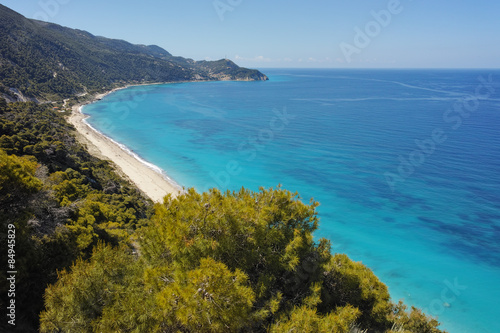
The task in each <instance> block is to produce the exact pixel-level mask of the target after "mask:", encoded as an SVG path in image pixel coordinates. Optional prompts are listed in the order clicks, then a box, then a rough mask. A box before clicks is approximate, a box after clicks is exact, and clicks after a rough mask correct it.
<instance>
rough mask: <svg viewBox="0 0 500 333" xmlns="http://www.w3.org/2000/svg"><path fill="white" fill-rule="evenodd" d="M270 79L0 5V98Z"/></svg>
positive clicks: (42, 98)
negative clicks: (28, 15)
mask: <svg viewBox="0 0 500 333" xmlns="http://www.w3.org/2000/svg"><path fill="white" fill-rule="evenodd" d="M214 80H240V81H258V80H268V78H267V76H265V75H264V74H262V73H261V72H259V71H258V70H254V69H247V68H242V67H239V66H238V65H236V64H235V63H234V62H232V61H231V60H228V59H220V60H217V61H205V60H202V61H195V60H193V59H188V58H183V57H179V56H173V55H172V54H171V53H169V52H168V51H167V50H165V49H163V48H161V47H160V46H158V45H142V44H132V43H129V42H127V41H125V40H120V39H110V38H106V37H102V36H95V35H93V34H91V33H90V32H87V31H84V30H80V29H73V28H68V27H63V26H61V25H58V24H54V23H49V22H43V21H38V20H33V19H28V18H25V17H24V16H22V15H21V14H19V13H17V12H15V11H13V10H11V9H9V8H7V7H5V6H3V5H0V95H2V96H3V97H5V98H6V99H8V100H10V101H16V100H21V101H35V102H41V101H47V100H61V99H64V98H69V97H72V96H75V95H77V94H82V93H87V92H88V93H95V92H101V91H103V90H109V89H112V88H115V87H116V86H123V85H126V84H141V83H158V82H178V81H214Z"/></svg>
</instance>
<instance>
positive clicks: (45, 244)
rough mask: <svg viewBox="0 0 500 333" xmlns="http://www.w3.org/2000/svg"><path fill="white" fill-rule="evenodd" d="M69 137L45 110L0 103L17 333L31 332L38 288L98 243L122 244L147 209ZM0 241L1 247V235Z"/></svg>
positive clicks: (2, 211)
mask: <svg viewBox="0 0 500 333" xmlns="http://www.w3.org/2000/svg"><path fill="white" fill-rule="evenodd" d="M70 130H71V127H70V126H69V125H68V124H67V123H66V122H65V120H64V119H63V118H62V116H61V115H60V114H58V113H55V112H53V111H52V110H50V108H48V107H47V106H39V105H35V104H33V103H13V104H9V105H8V106H7V105H6V104H5V102H4V100H3V99H0V223H1V228H2V230H6V228H7V225H8V224H14V225H15V226H16V257H17V269H18V271H19V275H18V281H17V282H18V284H17V289H18V293H17V294H16V301H17V302H18V304H17V309H18V313H17V314H18V328H20V329H21V330H22V329H26V330H33V329H34V327H37V325H38V314H39V312H40V311H41V310H42V307H43V298H42V296H43V293H44V289H45V287H46V286H47V284H49V283H54V282H55V281H56V279H57V270H60V269H63V268H65V267H68V266H69V265H71V263H72V262H74V261H75V260H76V259H78V258H88V257H89V256H90V254H91V253H92V249H93V247H94V246H95V245H97V244H98V242H99V241H103V242H106V243H109V244H114V245H118V244H120V243H121V242H125V243H130V240H129V237H130V235H131V234H132V233H133V232H134V229H136V228H137V227H138V226H139V225H140V224H141V223H143V221H145V219H146V218H148V217H149V216H150V215H151V213H152V211H151V207H152V203H151V202H150V201H149V200H148V199H145V198H143V197H142V196H141V194H140V193H139V192H138V190H137V189H135V188H134V187H132V186H130V185H129V184H128V183H127V182H125V181H123V180H122V179H120V178H119V177H118V176H117V175H116V174H115V173H114V171H113V170H112V168H111V167H110V165H109V164H108V163H107V162H103V161H100V160H98V159H96V158H94V157H92V156H90V155H89V154H88V153H87V152H86V151H85V149H83V148H82V147H81V146H80V145H79V144H77V143H76V141H75V138H74V137H73V136H72V135H71V134H70ZM0 237H1V243H2V244H5V241H6V234H5V233H2V234H1V236H0ZM2 248H4V247H3V246H2ZM5 255H6V252H5V251H2V254H1V256H2V258H1V260H2V263H5V262H7V260H6V258H4V256H5ZM4 259H5V260H4ZM5 272H6V270H2V271H1V273H0V274H2V276H1V277H0V278H1V279H2V281H6V280H5V276H4V275H5ZM1 286H2V288H1V289H2V290H1V293H2V295H5V292H4V291H5V290H4V288H5V287H4V284H3V282H2V285H1ZM3 299H4V298H2V302H3ZM1 305H2V306H1V307H2V309H4V306H3V304H1ZM1 325H5V321H3V322H2V323H1Z"/></svg>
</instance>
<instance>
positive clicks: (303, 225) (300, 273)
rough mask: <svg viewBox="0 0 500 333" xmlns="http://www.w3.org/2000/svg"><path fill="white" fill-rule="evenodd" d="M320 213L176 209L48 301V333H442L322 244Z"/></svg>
mask: <svg viewBox="0 0 500 333" xmlns="http://www.w3.org/2000/svg"><path fill="white" fill-rule="evenodd" d="M316 205H317V204H316V203H314V202H313V203H311V204H310V205H306V204H304V203H302V202H301V201H300V200H299V198H298V197H297V196H296V195H295V194H291V193H290V192H288V191H285V190H282V189H280V188H278V189H274V190H273V189H270V190H264V189H261V191H260V192H257V193H254V192H250V191H247V190H244V189H242V190H241V191H239V192H236V193H229V192H226V193H221V192H219V191H218V190H211V191H210V192H209V193H203V194H199V193H196V192H195V191H194V190H192V189H191V190H189V191H188V192H187V193H186V194H185V195H183V196H180V197H178V198H175V199H173V198H171V197H167V198H166V200H165V202H164V204H163V205H157V206H156V212H155V214H154V216H153V217H152V219H151V221H150V223H149V224H148V225H146V226H144V227H143V228H142V229H140V230H139V231H138V232H136V240H137V246H136V247H135V248H134V249H128V248H124V247H123V246H122V247H118V248H113V247H111V246H105V245H100V246H98V247H97V248H96V249H95V250H94V253H93V255H92V258H91V259H90V260H89V261H79V262H77V263H76V264H75V265H74V266H73V267H72V268H71V270H68V271H64V272H63V273H62V274H61V275H60V279H59V281H58V282H57V283H56V284H54V285H52V286H50V287H49V288H48V289H47V292H46V303H45V305H46V309H45V311H44V312H42V315H41V329H42V332H54V331H79V332H93V331H103V332H104V331H105V332H131V331H134V332H237V331H251V332H263V331H270V332H290V331H294V332H346V333H347V332H359V331H360V330H366V331H367V332H415V333H416V332H418V333H421V332H429V333H430V332H440V331H439V330H438V329H437V328H436V327H437V325H438V323H437V322H436V321H435V320H432V319H429V318H427V317H425V316H423V315H421V313H420V312H418V311H417V310H413V312H412V313H411V314H408V313H406V312H405V311H404V307H403V306H402V305H401V304H398V305H395V304H393V303H391V302H390V299H389V294H388V292H387V288H386V286H385V285H384V284H382V283H381V282H380V281H379V280H378V279H377V277H376V276H375V275H374V274H373V273H372V272H371V271H370V270H369V269H368V268H366V267H365V266H363V265H362V264H360V263H355V262H352V261H351V260H350V259H349V258H348V257H347V256H345V255H340V254H338V255H331V254H330V247H329V242H328V241H327V240H325V239H321V240H319V241H318V242H314V240H313V237H312V232H314V230H315V229H316V228H317V222H318V219H317V216H316V212H315V207H316Z"/></svg>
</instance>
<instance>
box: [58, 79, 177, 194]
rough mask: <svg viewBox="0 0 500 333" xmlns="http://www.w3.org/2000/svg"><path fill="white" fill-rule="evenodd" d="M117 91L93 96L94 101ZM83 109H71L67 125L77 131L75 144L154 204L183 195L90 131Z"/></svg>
mask: <svg viewBox="0 0 500 333" xmlns="http://www.w3.org/2000/svg"><path fill="white" fill-rule="evenodd" d="M118 89H121V88H118ZM118 89H114V90H112V91H109V92H107V93H104V94H99V95H96V96H94V98H93V101H96V100H99V99H101V98H103V97H104V96H106V95H107V94H110V93H111V92H114V91H116V90H118ZM91 102H92V101H91ZM83 105H85V104H79V105H74V106H73V109H72V113H71V115H70V116H69V117H68V121H69V122H70V123H71V124H72V125H73V126H75V128H76V130H77V139H78V141H79V142H80V143H82V144H83V145H85V146H86V147H87V149H88V151H89V152H90V153H91V154H92V155H94V156H96V157H98V158H100V159H103V160H110V161H111V162H113V164H114V165H115V168H116V170H117V171H118V173H119V174H120V175H121V176H122V177H124V178H126V179H128V180H130V181H132V182H133V183H134V184H135V185H136V186H137V187H138V188H139V190H141V191H142V192H143V193H144V194H145V195H146V196H148V197H149V198H151V200H153V201H155V202H160V203H161V202H163V197H164V196H165V195H166V194H168V193H171V194H172V195H174V196H177V195H178V194H179V193H180V192H181V191H182V188H181V187H180V186H178V185H176V184H175V183H173V182H170V181H168V180H167V178H166V177H165V176H164V175H163V174H161V173H159V172H158V171H155V170H153V169H152V168H150V167H148V166H147V165H146V164H144V163H143V162H141V161H140V160H139V159H138V158H137V157H134V156H133V155H132V154H130V153H129V152H127V151H126V150H124V149H123V148H121V147H120V146H119V145H118V144H117V143H116V142H114V141H112V140H111V139H110V138H108V137H106V136H105V135H103V134H102V133H100V132H98V131H96V130H95V129H93V128H92V127H90V126H89V125H88V124H87V123H86V122H85V121H84V120H85V118H88V116H85V115H84V114H83V113H82V112H81V108H82V107H83Z"/></svg>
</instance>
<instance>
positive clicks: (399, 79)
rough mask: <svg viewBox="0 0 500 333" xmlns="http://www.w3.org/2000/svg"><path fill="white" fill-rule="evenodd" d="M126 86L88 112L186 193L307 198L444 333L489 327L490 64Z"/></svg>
mask: <svg viewBox="0 0 500 333" xmlns="http://www.w3.org/2000/svg"><path fill="white" fill-rule="evenodd" d="M262 71H263V72H264V73H265V74H266V75H268V76H269V77H270V81H267V82H198V83H178V84H165V85H150V86H138V87H131V88H128V89H124V90H119V91H117V92H115V93H113V94H110V95H108V96H107V97H105V98H104V99H103V100H101V101H100V102H97V103H94V104H91V105H88V106H86V107H84V109H83V112H84V113H86V114H89V115H91V118H89V119H88V122H89V123H90V124H91V125H92V126H94V127H95V128H96V129H98V130H99V131H102V132H103V133H105V134H106V135H108V136H109V137H111V138H113V139H114V140H116V141H118V142H121V143H123V144H124V145H126V146H127V147H128V148H129V149H130V150H131V151H133V152H134V153H136V154H137V155H139V156H141V157H142V158H143V159H145V160H146V161H148V162H150V163H152V164H154V165H157V166H158V167H160V168H161V169H163V170H164V171H165V172H166V173H167V174H168V176H169V177H170V178H172V179H174V180H175V181H176V182H177V183H179V184H180V185H182V186H185V187H195V188H196V189H198V190H199V191H204V190H207V189H208V188H210V187H218V188H221V189H230V190H237V189H239V188H241V187H242V186H245V187H247V188H250V189H252V190H258V189H259V187H260V186H264V187H274V186H277V185H278V184H282V185H283V187H284V188H286V189H288V190H291V191H298V192H299V193H300V195H301V196H302V198H303V199H304V201H309V199H310V198H311V197H313V198H314V199H315V200H317V201H319V202H320V203H321V206H320V207H319V208H318V210H319V214H320V217H321V225H320V229H319V230H318V231H317V232H316V237H318V238H319V237H327V238H329V239H330V240H331V241H332V244H333V250H334V251H336V252H345V253H347V254H348V255H349V256H350V257H351V258H353V259H354V260H356V261H362V262H363V263H364V264H366V265H367V266H369V267H370V268H371V269H373V271H374V272H375V274H377V276H379V277H380V279H381V280H382V281H383V282H384V283H386V284H387V285H388V286H389V290H390V292H391V295H392V297H393V299H394V300H398V299H404V300H405V302H407V303H408V304H411V305H415V306H417V307H421V308H423V309H425V311H426V312H427V313H428V314H431V315H434V316H437V317H438V318H439V320H440V321H441V322H442V328H444V329H447V330H448V331H449V332H451V333H471V332H472V333H476V332H480V333H483V332H484V333H485V332H488V333H497V332H500V320H499V314H500V311H499V309H498V303H499V300H500V71H499V70H339V69H336V70H333V69H330V70H320V69H315V70H312V69H263V70H262Z"/></svg>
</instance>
